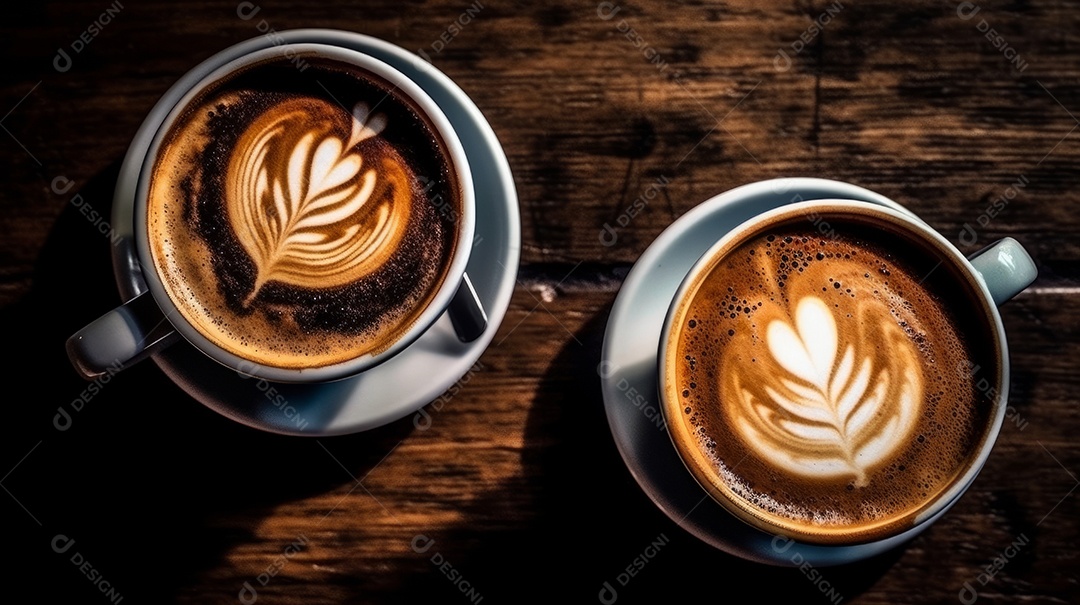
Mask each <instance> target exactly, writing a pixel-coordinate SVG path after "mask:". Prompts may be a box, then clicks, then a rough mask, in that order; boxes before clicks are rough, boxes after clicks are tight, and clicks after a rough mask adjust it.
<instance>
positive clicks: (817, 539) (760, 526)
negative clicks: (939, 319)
mask: <svg viewBox="0 0 1080 605" xmlns="http://www.w3.org/2000/svg"><path fill="white" fill-rule="evenodd" d="M810 210H817V211H825V212H827V211H842V212H848V213H855V214H862V215H870V216H872V217H873V218H876V219H879V220H884V221H886V222H889V223H892V224H893V225H897V226H899V228H901V229H903V230H904V232H905V234H907V236H908V237H915V238H918V239H921V240H922V241H924V242H925V243H926V244H927V245H929V246H931V247H933V248H934V250H935V251H936V252H937V253H938V254H940V255H941V256H943V257H945V258H948V259H949V261H951V262H952V264H953V265H954V267H955V268H957V269H959V272H960V273H961V274H962V275H963V277H964V279H965V280H966V281H967V282H968V284H967V285H968V286H969V287H970V288H971V289H972V291H973V295H975V298H977V302H978V306H979V307H981V311H982V312H983V314H984V316H985V317H986V320H987V324H988V325H987V327H988V328H989V332H990V335H991V337H992V339H993V342H994V347H995V349H996V351H997V355H995V359H996V360H997V371H996V379H997V384H996V385H995V387H996V391H995V392H996V393H998V396H997V397H996V398H995V399H994V400H993V401H992V402H991V404H992V405H993V406H994V409H993V411H992V414H991V415H990V418H988V420H987V426H986V428H985V430H984V432H983V435H982V437H981V442H980V443H979V446H978V450H977V453H976V454H975V455H973V456H972V457H971V458H970V459H969V460H968V462H967V463H966V465H965V466H964V470H963V471H962V472H961V473H959V474H958V475H957V476H956V477H955V478H954V479H953V480H952V482H951V483H950V484H949V485H948V487H946V488H945V489H944V490H942V491H941V492H940V493H939V494H937V495H936V496H935V497H934V498H933V499H932V500H931V501H930V502H928V503H926V504H924V505H923V506H922V507H920V508H917V509H915V512H914V513H908V514H905V515H903V516H902V517H900V518H899V519H895V520H892V521H887V522H883V523H880V524H876V525H874V526H872V527H870V528H864V529H863V530H860V531H847V530H835V531H832V532H825V533H824V534H822V533H813V534H811V533H808V532H802V531H799V530H797V529H793V528H786V527H781V526H780V525H778V524H774V523H771V522H769V521H768V520H767V519H765V518H763V517H760V516H757V515H755V514H753V513H752V512H751V511H750V510H747V509H744V508H742V507H740V506H739V505H738V504H737V502H736V501H735V500H734V499H733V498H729V497H728V495H727V493H726V491H725V487H724V486H723V485H722V482H720V481H719V480H718V479H716V478H715V476H714V475H713V474H711V473H710V472H709V471H707V470H706V468H707V466H706V464H705V461H704V456H703V454H702V453H701V452H700V450H699V449H697V448H694V447H690V446H685V445H681V441H680V440H679V439H677V436H676V434H675V432H684V433H686V434H684V435H683V437H684V439H683V441H686V440H687V439H686V438H691V437H692V436H691V435H689V431H688V429H686V427H685V426H684V424H683V422H682V415H681V414H679V409H680V404H679V403H678V400H677V397H674V396H673V395H674V394H675V391H676V390H677V389H675V386H674V384H673V383H672V382H671V379H672V378H673V374H674V366H673V362H671V361H670V360H669V359H668V355H667V350H668V349H669V348H670V347H671V346H673V343H672V336H673V334H674V322H675V320H676V318H677V315H678V313H679V308H680V307H681V306H682V305H681V304H680V303H681V302H682V301H683V300H684V299H685V298H686V296H687V295H688V294H690V290H691V288H694V287H696V286H697V284H698V281H699V278H700V277H701V275H702V274H703V273H704V272H707V271H708V270H711V269H712V267H713V265H714V264H715V261H716V260H717V259H718V257H719V256H720V255H722V253H724V252H726V251H727V249H728V248H730V247H732V246H733V245H735V244H737V243H740V242H742V241H744V240H745V238H746V236H747V234H749V233H753V232H754V231H755V230H757V229H758V228H760V226H761V225H762V224H763V223H765V222H768V221H772V220H776V219H780V218H788V217H792V216H799V215H803V216H805V214H806V213H807V212H808V211H810ZM1008 359H1009V356H1008V345H1007V342H1006V339H1005V330H1004V325H1003V323H1002V321H1001V315H1000V312H999V311H998V307H997V306H996V305H995V304H994V303H993V297H992V296H991V293H990V290H989V288H988V286H987V285H986V283H985V282H984V281H983V279H982V278H981V277H980V276H979V273H978V271H977V270H976V269H975V268H974V266H972V264H971V263H970V262H969V261H968V259H967V258H965V257H964V255H963V254H961V253H960V251H959V250H957V249H956V247H955V246H953V245H952V244H951V243H950V242H949V241H948V240H946V239H945V237H944V236H942V235H941V234H940V233H938V232H937V231H936V230H935V229H933V228H931V227H930V226H929V225H927V224H926V223H924V222H923V221H922V220H921V219H920V218H918V217H917V216H914V215H909V214H906V213H904V212H901V211H899V210H896V209H893V208H889V207H886V206H882V205H880V204H875V203H871V202H865V201H860V200H851V199H842V198H822V199H815V200H807V201H800V202H794V203H791V204H786V205H783V206H780V207H777V208H774V209H771V210H768V211H765V212H762V213H760V214H757V215H755V216H753V217H751V218H749V219H747V220H746V221H744V222H743V223H741V224H739V225H738V226H736V227H735V228H734V229H732V230H731V231H728V232H727V233H725V234H724V235H723V236H722V237H721V238H720V239H719V240H718V241H716V242H715V243H714V244H713V245H712V246H710V247H709V249H708V250H706V251H705V252H704V253H703V254H702V255H701V256H700V257H699V258H698V259H697V260H696V261H695V262H694V264H693V266H692V267H691V269H690V270H689V271H688V272H687V274H686V275H685V276H684V277H683V279H682V281H681V282H680V284H679V287H678V289H677V290H676V293H675V295H674V297H673V298H672V300H671V302H670V304H669V306H668V310H667V313H666V315H665V318H664V323H663V327H662V330H661V334H660V341H659V347H658V354H657V365H658V381H657V388H658V390H659V398H660V402H661V405H660V408H661V412H662V414H663V415H664V419H665V422H666V424H667V426H668V427H669V430H668V436H669V438H670V439H671V442H672V446H673V447H674V448H675V450H676V452H677V453H678V456H679V459H680V460H681V461H682V462H683V465H684V466H685V467H686V469H687V471H688V472H689V473H690V474H691V476H692V477H693V478H694V480H695V481H696V482H697V483H698V484H699V485H700V486H701V487H702V489H703V490H704V491H705V492H706V493H707V494H708V495H709V496H710V497H712V498H713V499H714V500H715V501H716V502H717V503H718V504H719V505H720V506H721V507H722V508H724V509H725V510H727V511H728V512H730V513H731V514H733V515H734V516H735V517H737V518H739V519H741V520H742V521H744V522H745V523H747V524H748V525H750V526H751V527H753V528H754V529H757V530H759V531H762V532H765V533H769V534H773V535H782V536H786V537H791V538H794V539H795V540H796V541H798V542H801V543H805V544H814V545H825V546H856V545H860V544H867V543H875V542H882V541H886V540H890V539H893V538H895V537H897V536H899V535H902V534H904V533H906V532H909V531H911V530H913V529H916V528H918V527H920V526H921V525H923V524H924V523H926V522H928V521H930V520H932V519H933V518H935V516H936V515H937V514H939V513H940V512H942V511H943V510H945V509H946V508H948V507H949V506H951V505H952V503H954V502H955V501H956V499H958V498H959V497H960V496H961V495H962V494H963V493H964V492H965V491H966V490H967V488H968V487H969V486H970V485H971V483H972V482H973V481H974V479H975V477H976V476H977V475H978V473H979V472H980V471H981V469H982V467H983V466H984V465H985V463H986V460H987V458H988V457H989V455H990V451H991V450H992V449H993V446H994V444H995V442H996V441H997V437H998V434H999V432H1000V429H1001V426H1002V424H1003V422H1004V417H1005V410H1006V407H1007V401H1008V390H1009V363H1008Z"/></svg>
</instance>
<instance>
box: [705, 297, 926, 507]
mask: <svg viewBox="0 0 1080 605" xmlns="http://www.w3.org/2000/svg"><path fill="white" fill-rule="evenodd" d="M877 306H878V305H874V303H873V302H872V301H867V303H865V304H863V305H861V306H860V308H859V309H858V311H857V312H858V317H857V322H856V323H857V325H858V326H859V328H860V329H859V331H858V332H856V333H855V334H851V333H845V334H843V335H841V333H840V332H839V331H838V328H837V319H836V318H835V317H834V315H833V312H832V311H831V310H830V309H829V307H828V306H827V305H826V304H825V303H824V302H822V300H821V299H820V298H818V297H816V296H806V297H803V298H802V299H800V300H799V301H798V302H797V303H796V307H795V309H794V313H793V314H792V316H791V317H785V316H784V313H783V312H782V311H780V310H779V309H776V310H773V313H774V314H776V315H779V317H776V318H774V319H770V320H768V324H767V328H766V342H767V347H768V352H769V355H768V356H767V358H766V359H761V360H758V361H757V362H756V363H743V362H742V360H741V359H736V358H733V356H730V355H729V356H726V357H725V359H724V360H723V361H722V366H721V367H722V368H723V370H722V372H721V373H722V375H723V376H724V377H725V381H726V382H725V384H724V386H723V387H722V389H721V392H722V393H724V396H728V395H730V396H731V397H732V399H733V400H736V401H738V402H739V403H740V404H741V405H742V414H740V415H739V418H738V422H737V424H736V426H737V427H738V429H739V431H740V432H741V433H742V434H743V437H744V438H745V439H746V442H747V443H748V444H750V445H751V447H753V448H754V449H755V450H756V451H757V452H758V454H760V455H761V456H762V457H763V458H764V459H766V460H768V461H770V462H771V463H773V464H775V465H777V466H779V467H782V468H783V469H785V470H787V471H789V472H791V473H795V474H798V475H803V476H807V477H850V478H853V479H854V482H855V486H857V487H862V486H865V485H866V484H867V482H868V481H867V470H868V469H870V468H871V467H873V466H875V465H877V464H880V463H881V462H882V461H884V460H887V459H888V458H889V457H890V456H892V455H894V454H895V452H896V451H897V450H899V449H900V448H901V447H903V445H904V444H905V443H906V441H907V440H908V439H909V437H910V433H911V429H912V428H913V426H914V424H915V422H914V421H915V419H916V418H917V417H918V415H919V412H920V410H919V408H920V407H921V402H922V376H921V371H920V368H919V361H918V357H917V355H918V353H917V351H916V350H915V348H914V347H913V346H912V344H911V343H910V342H909V341H908V339H907V336H906V335H905V334H904V333H903V331H902V330H901V329H900V328H899V327H897V325H896V322H895V321H894V320H893V319H892V317H891V316H890V315H889V313H888V310H887V309H884V308H866V307H877ZM792 320H793V321H792ZM852 336H854V337H852ZM882 345H884V346H882ZM738 346H739V344H738V343H736V344H735V346H734V347H732V348H730V349H728V350H729V351H733V350H737V347H738ZM879 347H880V348H879Z"/></svg>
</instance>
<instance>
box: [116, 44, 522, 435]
mask: <svg viewBox="0 0 1080 605" xmlns="http://www.w3.org/2000/svg"><path fill="white" fill-rule="evenodd" d="M280 37H281V39H283V40H284V41H286V42H317V43H323V44H333V45H337V46H342V47H346V48H351V49H354V50H358V51H360V52H363V53H366V54H368V55H371V56H374V57H376V58H379V59H381V60H383V61H385V62H386V63H389V64H390V65H392V66H393V67H395V68H397V69H398V70H399V71H401V72H402V73H404V74H405V75H406V76H408V77H409V78H411V79H412V80H413V81H415V82H416V83H417V84H419V85H420V87H421V88H423V89H424V90H425V91H426V92H427V93H428V94H429V95H430V96H431V97H432V98H433V99H434V100H435V102H436V103H438V104H439V106H440V107H441V108H442V110H443V111H444V112H445V114H446V116H447V118H449V119H450V122H451V123H452V124H453V125H454V128H455V129H456V130H457V133H458V135H459V137H460V139H461V143H462V145H463V146H464V147H465V153H466V155H467V156H468V160H469V165H470V166H471V167H472V171H473V181H474V184H475V188H476V205H477V212H476V240H474V241H475V242H477V243H476V245H475V247H474V248H473V250H472V254H471V256H470V257H469V264H468V267H467V269H466V271H467V272H468V275H469V278H470V279H471V280H472V284H473V287H474V288H475V289H476V294H477V296H478V297H479V298H480V301H481V302H482V303H483V305H484V309H485V310H486V311H487V315H488V326H487V328H486V330H485V331H484V333H483V334H482V335H481V336H480V338H478V339H476V340H474V341H473V342H470V343H462V342H460V341H459V340H458V338H457V335H456V333H455V332H454V329H453V327H452V326H451V324H450V318H449V317H448V316H447V315H445V314H444V315H443V316H442V317H441V318H439V320H438V321H436V323H435V324H434V325H433V326H432V327H431V328H430V329H429V330H428V331H427V332H426V333H425V334H424V335H423V336H421V337H420V338H419V339H418V340H417V341H416V342H414V343H413V344H412V345H410V346H409V347H408V348H407V349H405V350H404V351H403V352H402V353H400V354H399V355H398V356H396V357H394V358H393V359H391V360H389V361H387V362H385V363H383V364H381V365H378V366H376V367H374V368H372V369H370V370H368V371H366V372H364V373H363V374H360V375H358V376H354V377H352V378H349V379H346V380H341V381H338V382H333V383H326V384H318V385H288V384H277V383H267V382H265V381H260V380H254V379H245V378H242V377H240V376H239V375H238V374H237V373H236V372H233V371H231V370H229V369H227V368H225V367H224V366H222V365H219V364H218V363H216V362H214V361H212V360H211V359H210V358H208V357H206V356H205V355H203V354H202V353H200V352H199V351H197V350H196V349H195V348H194V347H192V346H191V345H189V344H187V343H186V342H183V341H181V342H180V343H178V344H175V345H173V346H171V347H169V348H168V349H165V350H164V351H162V352H160V353H157V354H155V355H154V356H153V359H154V361H155V362H156V363H157V364H158V366H160V367H161V369H162V370H164V372H165V373H166V374H167V375H168V376H169V377H170V378H171V379H172V380H173V381H174V382H176V383H177V384H178V385H180V387H181V388H183V389H184V390H185V391H187V392H188V393H189V394H191V396H192V397H194V398H195V399H197V400H199V401H200V402H202V403H204V404H205V405H207V406H208V407H210V408H211V409H213V410H216V411H217V412H220V413H221V414H223V415H225V416H228V417H229V418H232V419H233V420H236V421H238V422H242V423H244V424H247V425H249V426H252V427H255V428H258V429H262V430H265V431H271V432H275V433H284V434H290V435H306V436H322V435H339V434H346V433H355V432H359V431H364V430H368V429H371V428H375V427H377V426H381V425H383V424H386V423H388V422H392V421H394V420H397V419H399V418H402V417H404V416H406V415H408V414H410V413H412V412H415V411H416V410H418V409H419V408H421V407H423V406H424V405H426V404H427V403H428V402H430V401H432V400H433V399H435V398H436V397H438V396H439V395H440V394H441V393H443V392H444V391H446V390H447V389H448V388H449V387H450V386H451V385H453V384H454V383H455V382H456V381H458V380H459V379H460V378H461V377H462V376H464V375H465V373H466V372H468V370H469V368H470V367H471V366H472V365H473V364H474V363H475V362H476V360H477V359H478V358H479V357H480V355H481V354H482V353H483V352H484V350H485V349H486V348H487V346H488V344H490V342H491V339H492V338H493V337H494V336H495V331H496V330H497V329H498V327H499V324H500V323H501V322H502V319H503V316H504V315H505V314H506V309H507V306H508V305H509V304H510V296H511V295H512V294H513V290H514V284H515V281H516V277H517V267H518V258H519V256H520V251H521V226H520V219H519V214H518V198H517V191H516V190H515V189H514V180H513V176H512V175H511V174H510V166H509V164H508V163H507V160H506V154H505V153H504V152H503V150H502V147H501V145H499V141H498V139H497V138H496V137H495V133H494V132H493V131H492V129H491V126H490V125H489V124H488V122H487V120H485V119H484V116H483V115H482V114H481V113H480V110H479V109H478V108H477V107H476V105H475V104H473V103H472V101H471V100H469V98H468V97H467V96H466V95H465V93H464V92H463V91H462V90H461V89H460V88H459V87H458V86H457V85H456V84H454V83H453V81H451V80H450V78H448V77H447V76H446V75H445V74H443V73H442V72H440V71H438V70H437V69H435V68H434V67H432V66H431V65H430V64H428V63H426V62H424V61H423V60H422V59H420V58H419V57H418V56H416V55H414V54H412V53H410V52H408V51H406V50H404V49H402V48H400V47H398V46H395V45H393V44H390V43H388V42H385V41H382V40H379V39H376V38H372V37H370V36H364V35H361V34H357V33H353V32H345V31H335V30H323V29H307V30H293V31H288V32H280ZM270 45H271V41H270V40H269V39H268V38H265V37H260V38H256V39H253V40H248V41H246V42H243V43H241V44H237V45H236V46H233V47H231V48H228V49H226V50H225V51H223V52H221V53H218V54H216V55H214V57H213V58H211V59H210V60H208V61H206V62H204V63H202V64H200V65H199V66H197V67H196V68H195V69H193V70H192V71H191V72H190V73H188V74H187V75H185V76H184V77H183V78H181V79H180V81H178V82H177V83H176V84H175V85H174V86H173V87H172V88H171V89H169V91H168V92H166V93H165V95H164V96H163V97H162V99H161V100H160V101H158V103H157V105H155V107H154V109H153V110H152V111H151V112H150V116H149V117H148V118H147V119H146V121H145V122H144V123H143V125H142V127H141V128H140V129H139V132H138V133H137V134H136V136H135V139H134V140H133V142H132V144H131V147H130V148H129V149H128V152H127V155H126V156H125V158H124V163H123V165H122V166H121V168H120V177H119V179H118V181H117V186H116V193H115V195H114V199H113V216H112V218H113V221H112V224H113V226H114V228H115V229H116V231H117V233H118V235H119V241H118V242H117V245H116V246H114V247H113V270H114V272H115V274H116V279H117V284H118V286H119V289H120V294H121V295H122V296H123V297H124V299H125V300H127V299H130V298H133V297H135V296H136V295H138V294H141V293H142V292H144V291H145V290H146V284H145V283H144V282H143V279H142V274H141V271H140V270H139V262H138V258H137V255H136V253H135V246H134V231H133V230H134V225H133V218H132V212H133V209H134V198H135V186H136V182H137V180H138V176H139V167H140V166H141V164H142V159H143V157H145V155H146V152H147V149H148V148H149V143H150V139H151V138H152V137H153V135H154V133H155V131H156V130H157V128H158V125H159V124H160V123H161V120H162V119H163V117H164V115H165V114H166V113H168V111H169V109H171V108H172V107H173V106H174V105H175V104H176V102H177V101H178V100H179V98H180V97H181V96H182V95H183V92H184V91H186V90H188V89H189V88H190V87H191V86H192V85H193V84H194V83H195V82H196V81H197V80H198V79H200V78H202V77H203V76H204V75H206V74H207V73H209V72H210V71H212V70H214V69H215V68H217V67H218V66H220V65H223V64H225V63H227V62H228V61H230V60H232V59H234V58H236V57H239V56H240V55H243V54H246V53H249V52H251V51H253V50H257V49H259V48H264V47H267V46H270Z"/></svg>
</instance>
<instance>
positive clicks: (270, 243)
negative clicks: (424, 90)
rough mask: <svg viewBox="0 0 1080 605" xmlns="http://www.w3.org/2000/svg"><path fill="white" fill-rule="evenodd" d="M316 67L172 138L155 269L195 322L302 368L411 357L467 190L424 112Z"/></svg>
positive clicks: (243, 96)
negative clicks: (402, 353) (370, 357)
mask: <svg viewBox="0 0 1080 605" xmlns="http://www.w3.org/2000/svg"><path fill="white" fill-rule="evenodd" d="M309 64H310V65H311V69H308V70H306V71H305V72H304V73H300V72H298V71H297V70H296V69H295V68H294V67H293V66H291V65H290V64H288V62H287V61H283V60H280V61H270V62H267V63H264V64H258V65H255V66H252V67H250V68H248V69H247V70H246V71H243V72H239V73H237V74H235V75H233V76H231V77H230V78H228V79H226V80H223V81H221V82H219V83H217V84H216V85H215V86H214V87H211V88H210V89H208V90H207V91H206V92H205V93H204V94H203V95H202V96H201V97H200V98H199V99H196V100H195V101H193V102H192V103H191V105H190V106H189V108H188V110H187V111H186V112H185V113H184V114H182V115H181V116H180V118H178V119H177V121H176V123H175V124H174V125H173V126H172V127H171V128H170V130H169V132H168V133H167V134H166V135H165V137H164V138H163V143H162V150H161V151H160V152H159V154H158V159H157V161H156V162H155V166H154V173H153V177H152V179H151V183H150V191H149V201H148V203H147V227H148V233H149V234H150V242H149V243H150V248H151V254H152V256H153V260H154V264H155V268H156V270H157V272H158V275H159V276H160V277H161V280H162V282H163V283H164V285H165V287H166V289H167V291H168V292H169V296H170V299H172V300H173V302H174V303H175V304H176V306H177V308H178V310H179V312H180V313H181V314H182V315H183V317H184V319H186V320H187V321H188V322H189V323H190V324H192V325H193V326H194V327H195V328H197V329H198V330H199V332H200V333H202V334H203V335H204V336H205V337H206V338H207V339H209V340H210V341H211V342H213V343H214V344H216V345H218V346H220V347H221V348H223V349H225V350H226V351H229V352H231V353H233V354H235V355H238V356H240V357H241V358H244V359H247V360H250V361H253V362H256V363H258V364H262V365H266V366H271V367H279V368H291V369H303V368H311V367H323V366H327V365H331V364H335V363H339V362H342V361H347V360H350V359H353V358H356V357H360V356H363V355H365V354H373V353H378V352H381V351H382V350H385V348H387V347H389V346H390V345H392V344H393V343H394V342H396V341H397V339H398V338H399V337H400V335H401V334H403V333H404V332H405V331H407V330H409V329H410V328H411V327H412V325H413V323H414V322H415V321H416V319H417V318H418V317H419V316H420V314H421V313H422V312H423V310H424V309H425V308H426V306H427V305H428V304H430V301H431V300H433V298H434V297H435V295H436V294H437V292H438V290H439V287H440V286H441V285H442V283H443V281H444V279H445V277H446V273H447V270H448V267H449V264H450V261H451V259H452V258H453V255H454V248H455V245H456V240H457V236H458V233H459V229H460V225H459V221H457V217H458V216H460V212H461V206H460V204H461V197H460V191H459V188H458V183H457V180H456V177H455V176H454V174H453V172H452V170H451V166H450V165H449V161H448V159H447V155H446V151H445V147H444V145H443V143H442V141H441V139H440V138H439V137H438V135H437V134H436V133H435V131H434V130H433V128H432V126H431V124H430V121H429V120H428V119H427V118H426V117H424V115H423V114H422V112H421V111H420V110H419V109H418V108H417V107H416V106H415V104H414V103H412V102H411V101H410V100H408V99H406V98H404V97H402V96H401V94H400V93H399V92H396V91H395V89H394V88H393V86H392V85H390V84H389V83H387V82H384V81H381V80H378V79H377V78H375V77H374V76H372V75H371V74H368V73H367V72H362V71H358V69H357V68H355V67H352V66H349V65H345V64H342V63H340V62H337V61H334V60H330V59H321V58H314V57H313V58H311V60H310V62H309ZM376 105H377V106H378V107H377V110H376V111H372V110H371V108H373V107H375V106H376Z"/></svg>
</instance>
